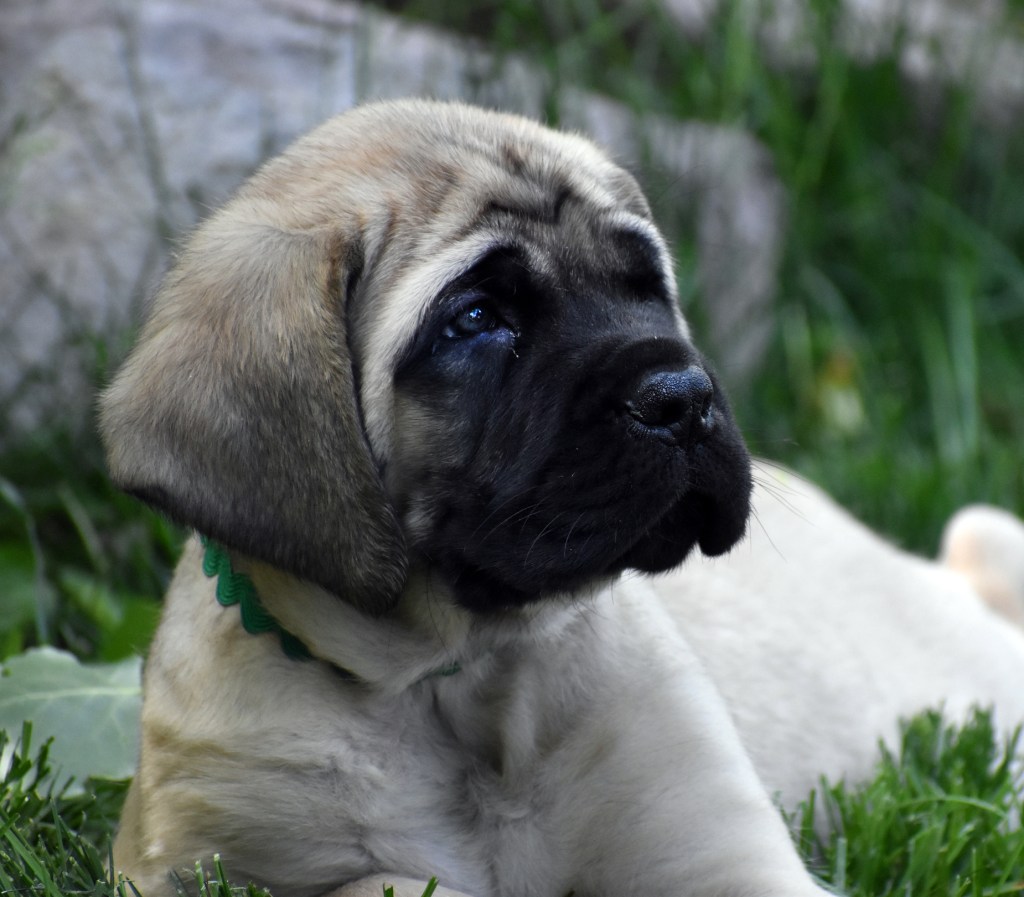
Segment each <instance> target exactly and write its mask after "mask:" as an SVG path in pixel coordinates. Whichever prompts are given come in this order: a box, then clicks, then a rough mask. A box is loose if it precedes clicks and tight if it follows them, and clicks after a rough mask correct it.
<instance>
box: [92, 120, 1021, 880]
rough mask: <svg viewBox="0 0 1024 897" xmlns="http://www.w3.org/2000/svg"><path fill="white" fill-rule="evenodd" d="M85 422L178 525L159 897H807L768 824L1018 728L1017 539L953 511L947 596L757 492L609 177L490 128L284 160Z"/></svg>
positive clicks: (463, 125) (152, 323) (628, 192)
mask: <svg viewBox="0 0 1024 897" xmlns="http://www.w3.org/2000/svg"><path fill="white" fill-rule="evenodd" d="M102 430H103V434H104V438H105V441H106V446H107V449H108V452H109V461H110V468H111V471H112V474H113V477H114V479H115V480H116V482H117V483H118V484H119V485H120V486H121V487H122V488H124V489H125V490H127V491H128V492H131V493H133V494H135V495H137V496H139V497H140V498H141V499H143V500H144V501H147V502H149V503H150V504H152V505H154V506H155V507H157V508H159V509H161V510H162V511H164V512H165V513H167V514H168V515H170V516H171V517H172V518H173V519H175V520H177V521H179V522H180V523H182V524H184V525H186V526H188V527H190V528H192V529H194V530H195V531H196V533H197V534H198V535H197V536H196V537H195V538H193V539H191V540H190V541H189V543H188V544H187V546H186V547H185V550H184V555H183V557H182V559H181V563H180V566H179V567H178V570H177V573H176V575H175V578H174V581H173V583H172V584H171V587H170V591H169V593H168V596H167V602H166V608H165V611H164V616H163V621H162V623H161V625H160V629H159V632H158V634H157V637H156V640H155V642H154V644H153V646H152V649H151V651H150V655H149V658H148V662H147V665H146V673H145V702H144V709H143V732H142V746H141V759H140V765H139V770H138V775H137V776H136V778H135V780H134V782H133V784H132V788H131V791H130V793H129V796H128V801H127V805H126V807H125V811H124V817H123V819H122V822H121V828H120V834H119V836H118V839H117V844H116V846H115V853H114V862H115V865H116V867H117V869H119V870H123V871H124V872H125V873H126V874H127V875H129V876H130V877H131V878H132V879H134V881H135V882H136V883H137V885H138V886H139V888H140V889H141V891H142V893H143V894H144V895H146V897H152V895H160V894H167V893H171V892H172V891H173V888H174V875H175V874H184V875H188V873H189V870H190V869H192V868H193V866H194V863H195V861H196V860H197V859H203V860H206V861H209V859H210V858H211V856H212V855H213V854H215V853H219V854H220V855H221V857H222V859H223V862H224V865H225V867H226V869H227V870H228V872H229V874H230V875H231V876H232V877H233V879H236V880H237V881H239V882H245V881H247V880H249V879H251V880H254V881H256V882H257V883H259V884H261V885H264V886H269V887H270V888H271V889H272V890H273V892H274V894H275V895H277V897H289V895H291V897H313V895H319V894H324V893H326V892H330V891H337V890H338V889H340V890H341V893H344V894H349V895H352V894H379V893H381V890H380V888H381V884H382V883H393V884H395V885H396V893H397V894H400V895H402V897H418V895H419V893H420V891H421V890H422V886H423V882H424V881H425V880H426V879H428V878H429V877H431V876H437V877H438V878H439V879H440V881H441V884H442V886H443V887H444V888H445V889H451V890H450V891H448V893H452V892H463V893H466V894H470V895H474V897H498V895H501V897H512V895H517V897H527V895H530V897H534V895H536V897H540V895H550V897H562V895H565V894H567V893H569V892H570V891H571V892H573V893H575V894H577V895H580V897H584V895H586V897H598V895H609V897H610V895H615V897H620V895H627V894H636V895H669V894H679V895H706V897H749V895H764V897H801V895H802V897H813V895H816V894H821V893H822V892H821V891H820V889H819V888H818V887H817V885H815V883H814V882H813V880H812V878H811V876H810V875H809V874H808V873H807V872H806V871H805V870H804V868H803V867H802V865H801V863H800V860H799V859H798V856H797V853H796V852H795V850H794V849H793V846H792V844H791V841H790V836H789V833H788V832H787V830H786V828H785V826H784V824H783V821H782V819H781V817H780V814H779V812H778V810H777V807H776V803H775V802H776V801H782V802H783V803H784V804H792V803H794V802H796V801H798V800H800V799H801V798H803V797H805V796H806V793H807V791H808V789H809V788H811V787H812V786H813V785H814V784H815V782H816V781H817V778H818V776H819V775H820V774H822V773H826V774H829V775H832V776H839V775H847V776H851V777H855V776H858V775H862V774H864V773H865V772H866V771H868V770H869V769H870V767H871V763H872V761H873V758H874V756H875V752H876V750H877V740H878V739H879V738H880V737H881V738H888V739H891V738H893V737H894V736H895V732H896V724H897V720H898V718H899V717H900V716H901V715H906V714H909V713H912V712H913V711H915V710H918V709H921V708H923V707H926V706H929V705H936V704H939V703H942V702H944V704H945V707H946V709H947V711H948V712H949V713H950V714H951V715H953V716H955V715H957V714H958V713H960V712H962V711H963V710H965V709H966V708H968V707H969V706H970V705H972V704H974V703H982V704H995V705H996V706H997V707H998V708H999V713H1000V714H1001V716H1000V719H1001V721H1003V722H1004V723H1005V724H1006V725H1010V724H1012V723H1015V722H1017V721H1018V720H1020V719H1024V689H1022V688H1021V682H1022V681H1024V637H1022V634H1021V631H1020V630H1018V629H1017V628H1016V627H1014V626H1013V625H1012V624H1011V623H1009V622H1008V621H1006V620H1005V619H1004V618H1003V617H1001V616H1000V615H998V614H997V613H995V612H994V611H992V610H991V609H989V607H988V606H986V604H985V603H984V602H983V600H982V597H983V595H982V594H981V592H984V593H985V594H991V595H994V594H995V593H996V592H1000V594H1001V595H1002V596H1003V599H1005V600H1006V601H1008V602H1009V605H1010V606H1012V607H1015V608H1019V607H1021V606H1022V604H1021V603H1022V601H1024V581H1022V580H1024V574H1022V573H1021V571H1020V568H1019V566H1018V567H1017V568H1014V563H1017V564H1018V565H1019V562H1020V558H1022V557H1024V548H1022V545H1024V535H1022V531H1021V529H1020V525H1019V523H1018V522H1017V521H1016V520H1015V519H1013V518H1010V517H1007V518H1006V519H1002V518H998V517H997V516H995V517H994V516H993V514H991V513H988V512H985V511H977V512H974V514H973V516H971V517H968V518H965V519H963V520H962V521H961V522H960V524H959V525H958V526H957V527H955V528H954V530H953V531H952V535H951V537H950V556H951V557H954V556H955V557H956V558H958V559H959V561H958V563H959V564H960V566H961V567H963V568H964V571H965V572H966V574H967V575H966V576H965V575H963V573H961V572H954V571H953V570H952V569H951V568H950V567H949V565H945V566H940V565H936V564H930V563H927V562H925V561H921V560H916V559H914V558H910V557H908V556H905V555H902V554H900V553H898V552H896V551H895V550H894V549H892V548H889V547H887V546H886V545H885V544H884V543H882V542H881V541H880V540H878V539H877V538H875V537H874V536H873V535H871V534H870V533H868V532H866V531H865V530H864V529H862V528H861V527H860V526H859V525H858V524H856V523H855V522H854V521H852V520H851V519H850V518H848V517H847V516H845V515H844V514H843V513H842V512H841V511H839V510H838V509H837V508H835V507H834V506H833V505H832V504H830V503H829V502H828V500H827V499H826V498H824V497H823V496H821V495H820V494H819V493H818V492H816V491H814V490H813V489H812V488H811V487H809V486H807V485H805V484H803V483H801V482H800V481H798V480H797V479H796V478H794V477H792V476H790V475H788V474H785V473H777V472H773V471H772V470H771V469H769V468H763V467H762V468H761V469H760V471H759V472H758V473H757V474H756V476H755V477H754V479H756V480H757V482H758V483H759V485H758V486H757V487H756V488H754V489H753V490H752V485H751V484H752V476H751V465H750V461H749V458H748V455H747V452H746V450H745V448H744V445H743V442H742V440H741V438H740V435H739V432H738V430H737V427H736V424H735V423H734V421H733V418H732V415H731V414H730V411H729V406H728V405H727V403H726V399H725V397H724V396H723V394H722V390H721V388H720V386H719V384H718V382H717V380H716V378H715V375H714V374H713V373H712V372H711V370H710V368H709V367H708V365H707V364H706V362H705V360H704V359H703V358H702V357H701V355H700V353H699V352H698V351H697V350H696V349H695V348H694V346H693V344H692V342H691V340H690V336H689V333H688V330H687V327H686V324H685V322H684V321H683V319H682V317H681V315H680V312H679V308H678V305H677V302H676V291H675V285H674V282H673V274H672V265H671V260H670V258H669V254H668V252H667V250H666V247H665V243H664V241H663V240H662V238H661V236H660V235H659V233H658V230H657V228H656V227H655V225H654V224H653V223H652V221H651V215H650V211H649V208H648V205H647V202H646V201H645V199H644V197H643V195H642V193H641V192H640V190H639V188H638V187H637V184H636V182H635V181H634V180H633V178H632V177H630V175H628V174H627V173H626V172H625V171H623V170H622V169H621V168H619V167H618V166H616V165H615V164H614V163H613V162H611V161H610V160H609V159H608V157H607V156H606V155H604V154H603V153H602V152H601V151H599V150H598V149H596V148H595V147H594V146H593V145H592V144H590V143H589V142H587V141H586V140H584V139H581V138H580V137H575V136H570V135H566V134H558V133H554V132H552V131H550V130H547V129H545V128H543V127H540V126H538V125H536V124H533V123H531V122H529V121H525V120H523V119H520V118H517V117H514V116H510V115H500V114H496V113H492V112H485V111H481V110H478V109H472V108H469V107H466V106H461V105H446V104H437V103H428V102H398V103H386V104H380V105H370V106H366V107H364V108H360V109H357V110H355V111H352V112H349V113H347V114H345V115H342V116H341V117H339V118H336V119H334V120H332V121H329V122H328V123H327V124H325V125H323V126H322V127H321V128H319V129H318V130H316V131H314V132H313V133H312V134H310V135H309V136H307V137H305V138H304V139H302V140H300V141H299V142H298V143H296V144H295V145H294V146H293V147H292V148H291V149H289V150H288V151H287V152H286V153H284V155H282V156H281V157H280V158H278V159H276V160H274V161H272V162H270V163H269V164H268V165H267V166H266V167H264V168H263V169H262V170H261V171H260V172H259V173H258V174H257V175H256V176H255V177H254V178H252V180H251V181H249V182H248V183H247V184H246V185H245V186H244V187H243V188H242V189H241V190H240V192H239V193H238V195H237V196H236V197H235V198H234V199H233V200H232V201H231V202H230V203H228V205H227V206H226V207H225V208H224V209H222V210H221V211H220V212H219V213H217V214H216V215H214V216H213V217H212V218H211V219H210V220H209V221H208V222H207V223H206V224H204V225H203V226H202V227H201V228H199V230H198V231H197V232H196V234H195V236H194V237H193V238H192V240H191V242H190V243H189V244H188V246H187V248H186V249H185V250H184V252H183V253H182V255H181V257H180V258H179V260H178V262H177V264H176V266H175V267H174V269H173V270H172V271H171V273H170V274H169V275H168V277H167V279H166V281H165V283H164V284H163V286H162V288H161V289H160V291H159V293H158V294H157V296H156V298H155V301H154V303H153V306H152V309H151V312H150V315H149V318H148V320H147V322H146V324H145V326H144V327H143V329H142V332H141V336H140V338H139V342H138V345H137V346H136V347H135V350H134V351H133V353H132V354H131V356H130V357H129V358H128V360H127V362H126V364H125V365H124V368H123V369H122V370H121V372H120V373H119V374H118V376H117V378H116V379H115V380H114V382H113V384H112V385H111V386H110V388H109V389H108V390H107V392H106V394H105V395H104V396H103V399H102ZM751 502H753V508H754V518H753V519H754V523H753V525H752V526H750V527H749V530H748V516H749V514H750V509H751ZM993 520H995V523H993ZM979 521H980V523H979ZM993 526H994V528H995V531H996V534H995V535H994V536H993V535H992V533H990V532H989V530H991V529H992V527H993ZM745 533H746V534H747V535H746V537H744V534H745ZM1000 540H1002V543H1000ZM999 544H1003V545H1004V547H1003V548H1002V549H999V550H995V549H993V548H992V546H998V545H999ZM730 549H733V550H732V553H731V554H730V555H729V556H728V557H727V558H722V559H719V560H714V561H711V560H707V558H712V557H718V556H720V555H723V554H724V553H726V552H728V551H729V550H730ZM691 555H703V556H704V557H703V558H701V557H699V556H694V557H691V558H690V560H689V561H688V562H687V563H686V564H684V565H683V566H682V567H680V566H679V565H680V564H682V562H683V561H684V560H685V559H686V558H688V557H690V556H691ZM669 571H673V572H669ZM642 574H666V575H663V576H660V577H658V578H650V577H648V576H646V575H642ZM1015 577H1016V578H1015ZM972 582H974V583H975V586H972V585H971V583H972ZM977 584H980V585H981V586H982V588H981V590H980V591H979V588H977V587H976V585H977ZM1000 590H1001V591H1000ZM1003 599H1000V600H1003Z"/></svg>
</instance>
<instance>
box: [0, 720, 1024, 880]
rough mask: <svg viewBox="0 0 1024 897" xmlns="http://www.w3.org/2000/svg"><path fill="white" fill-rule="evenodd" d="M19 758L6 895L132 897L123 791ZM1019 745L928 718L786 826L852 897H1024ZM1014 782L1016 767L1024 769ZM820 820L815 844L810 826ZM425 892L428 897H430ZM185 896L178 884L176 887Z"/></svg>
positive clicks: (11, 792) (6, 833) (986, 723)
mask: <svg viewBox="0 0 1024 897" xmlns="http://www.w3.org/2000/svg"><path fill="white" fill-rule="evenodd" d="M30 746H31V742H30V735H28V734H26V735H23V737H22V740H21V742H20V743H19V744H18V745H11V744H10V743H9V741H8V739H7V738H6V736H4V735H3V733H0V751H3V749H4V748H5V747H6V748H12V747H14V748H16V750H15V751H14V754H13V758H12V762H11V764H10V767H9V768H8V769H7V771H6V773H5V774H4V775H3V778H2V780H0V893H2V894H29V893H31V894H38V895H40V897H64V895H76V894H83V895H84V894H88V895H94V897H130V895H132V894H134V893H135V892H134V889H133V888H132V887H131V885H130V884H129V883H126V882H124V881H115V880H113V879H112V878H111V877H110V876H109V874H108V873H107V872H106V871H105V870H106V868H107V862H108V857H109V844H110V837H111V832H112V828H113V824H114V819H115V818H116V816H117V812H118V810H119V807H120V804H121V801H122V799H123V797H124V790H125V784H126V783H124V782H109V781H102V782H98V781H95V780H94V781H92V782H91V783H90V784H91V787H90V788H89V789H87V790H86V792H85V793H84V794H80V795H78V796H75V797H67V796H65V795H64V794H63V792H62V790H61V789H60V788H59V787H57V786H56V785H55V784H54V782H53V779H52V777H51V774H50V772H49V769H48V765H47V746H46V745H43V746H42V747H41V748H40V749H39V750H38V751H37V752H36V753H34V754H32V753H31V750H30ZM1016 749H1017V741H1016V739H1011V740H1010V741H1008V742H1006V743H1001V742H1000V740H999V738H998V736H997V735H996V734H995V732H994V731H993V727H992V724H991V720H990V717H989V716H988V715H987V714H984V713H977V714H975V715H974V717H973V718H972V719H970V720H968V722H967V723H966V724H965V725H964V726H963V727H962V728H953V727H949V726H947V725H946V724H944V723H943V721H942V718H941V717H940V716H939V714H937V713H929V714H924V715H922V716H920V717H918V718H916V719H915V720H913V721H911V722H910V723H909V724H908V725H907V726H906V727H905V730H904V734H903V739H902V744H901V747H900V749H899V751H898V752H895V753H890V752H883V754H882V757H881V760H880V761H879V765H878V769H877V773H876V775H875V777H874V779H873V780H871V781H869V782H867V783H865V784H863V785H859V786H857V787H849V786H847V785H845V784H843V783H841V782H840V783H827V782H825V783H823V784H822V786H821V788H820V789H819V790H818V791H816V792H815V793H814V794H812V795H810V796H809V798H808V800H807V801H806V802H805V803H804V804H803V805H802V806H801V808H800V809H799V811H798V812H797V813H796V815H795V816H794V817H793V818H792V819H791V820H790V823H791V826H792V828H793V830H794V838H795V840H796V842H797V845H798V847H799V848H800V849H801V852H802V853H803V856H804V859H805V861H806V862H807V864H808V866H809V867H810V869H811V870H812V872H814V873H815V874H816V876H817V877H818V878H819V879H820V880H821V881H822V882H823V883H824V884H825V885H826V886H828V887H830V888H834V889H836V890H839V891H841V892H842V893H844V894H846V895H848V897H890V895H891V897H1002V895H1012V894H1015V893H1019V892H1020V891H1021V890H1022V889H1024V836H1022V833H1021V831H1020V829H1019V828H1018V827H1017V822H1018V821H1019V819H1020V813H1021V809H1022V797H1024V791H1022V789H1021V782H1020V780H1019V774H1018V775H1016V776H1015V774H1014V771H1013V766H1012V764H1011V760H1012V759H1013V758H1014V757H1017V758H1018V759H1019V754H1018V753H1017V750H1016ZM1018 769H1019V767H1018ZM821 819H827V820H828V822H829V828H828V831H827V833H825V834H822V831H821V829H822V827H821V826H820V825H816V821H819V822H820V820H821ZM190 885H191V890H192V892H193V893H199V894H201V895H202V897H267V892H265V891H262V890H260V889H259V888H258V887H256V886H254V885H252V884H247V885H246V886H245V887H240V886H236V885H232V884H230V883H229V882H228V881H227V879H226V876H225V875H224V871H223V869H222V868H221V866H220V863H219V862H215V864H214V868H213V869H212V870H209V872H207V871H204V870H203V869H201V868H197V869H196V873H195V880H194V882H192V883H190ZM435 886H436V885H435V883H433V882H432V883H431V884H429V885H428V887H427V889H426V890H425V891H424V897H429V895H430V894H431V893H432V892H433V889H434V887H435ZM183 887H184V884H183Z"/></svg>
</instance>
